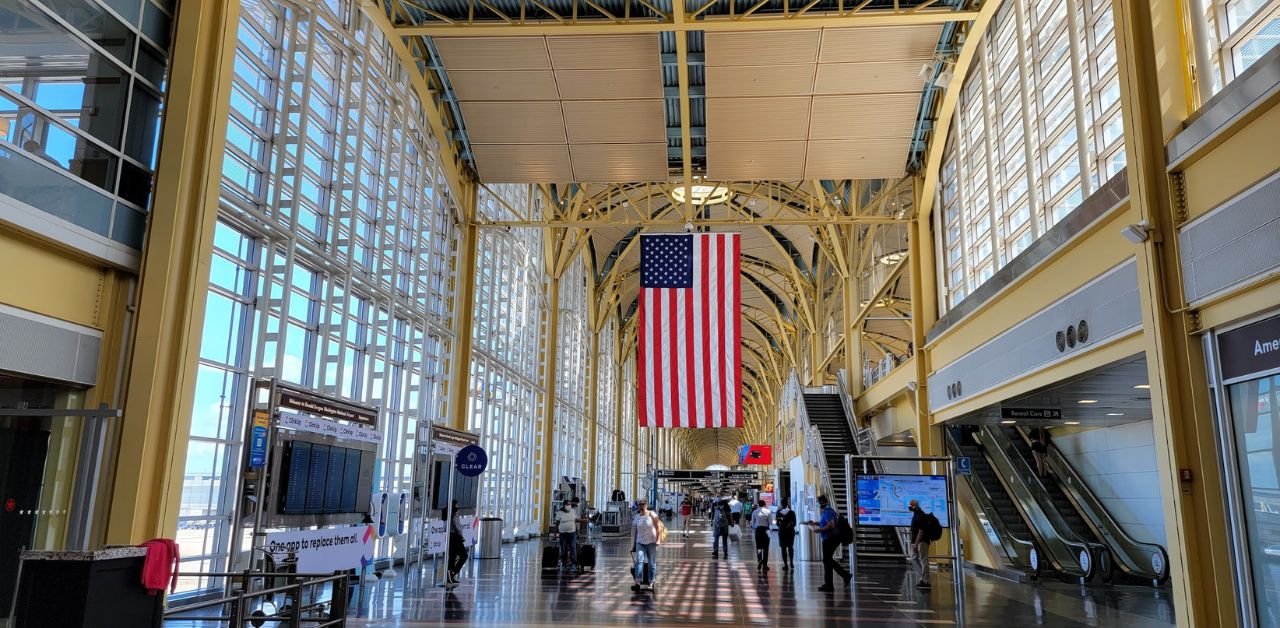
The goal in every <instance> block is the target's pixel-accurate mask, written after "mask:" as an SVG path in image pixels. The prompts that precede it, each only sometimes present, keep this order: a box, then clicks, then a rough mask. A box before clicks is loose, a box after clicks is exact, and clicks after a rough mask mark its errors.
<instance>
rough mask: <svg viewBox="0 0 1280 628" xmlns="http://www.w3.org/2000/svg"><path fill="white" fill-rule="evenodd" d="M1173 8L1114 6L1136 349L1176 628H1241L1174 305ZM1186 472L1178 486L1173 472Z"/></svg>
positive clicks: (1193, 365) (1207, 440)
mask: <svg viewBox="0 0 1280 628" xmlns="http://www.w3.org/2000/svg"><path fill="white" fill-rule="evenodd" d="M1176 4H1177V3H1172V2H1159V1H1157V0H1146V1H1139V2H1131V1H1129V0H1113V2H1112V10H1113V11H1114V12H1115V24H1116V48H1117V56H1118V58H1119V66H1120V98H1121V103H1122V106H1123V108H1124V120H1125V130H1124V133H1125V147H1126V150H1127V152H1128V177H1129V190H1130V202H1131V203H1132V204H1133V206H1134V207H1135V208H1136V209H1137V211H1138V212H1139V214H1140V215H1141V216H1142V218H1143V219H1145V220H1146V221H1147V223H1148V224H1149V225H1150V227H1151V229H1152V233H1151V238H1150V239H1149V240H1148V241H1146V242H1144V243H1143V244H1141V245H1140V246H1139V247H1138V250H1137V260H1138V282H1139V296H1140V299H1141V303H1142V323H1143V330H1144V333H1143V342H1144V344H1145V345H1146V357H1147V374H1148V378H1149V379H1148V383H1149V384H1150V386H1151V390H1150V393H1151V412H1152V418H1153V431H1154V433H1155V434H1154V436H1155V441H1156V460H1157V465H1158V466H1159V468H1160V473H1159V476H1160V492H1161V497H1162V498H1163V500H1164V510H1165V524H1166V525H1165V528H1166V531H1167V532H1166V533H1167V538H1168V543H1167V546H1168V547H1167V550H1168V552H1169V570H1170V574H1171V576H1172V580H1173V591H1172V592H1173V603H1174V604H1173V605H1174V610H1175V612H1176V613H1177V623H1178V625H1179V626H1235V625H1238V618H1237V613H1236V606H1235V605H1234V604H1232V603H1231V602H1230V601H1231V600H1233V599H1234V598H1235V596H1236V593H1235V591H1234V587H1233V582H1234V580H1233V578H1232V570H1231V566H1230V564H1229V561H1228V556H1229V553H1228V550H1229V541H1228V539H1227V535H1226V529H1225V526H1224V525H1223V522H1224V521H1225V520H1226V515H1225V512H1226V505H1225V496H1224V495H1223V491H1222V476H1221V466H1220V461H1219V458H1218V452H1217V448H1216V443H1217V440H1216V436H1215V434H1214V428H1213V419H1212V414H1211V412H1210V408H1209V400H1208V398H1207V392H1206V391H1207V376H1206V371H1205V360H1204V352H1203V350H1202V349H1201V346H1200V343H1199V342H1197V341H1196V339H1195V338H1194V337H1193V336H1192V335H1191V332H1192V331H1194V327H1193V326H1192V323H1191V321H1190V320H1189V319H1188V315H1187V314H1184V313H1172V312H1171V311H1170V308H1169V306H1168V304H1169V303H1181V302H1182V298H1181V293H1180V289H1181V288H1180V286H1179V285H1178V284H1177V281H1175V280H1174V278H1176V277H1177V276H1178V274H1177V273H1178V264H1179V260H1178V259H1177V256H1176V255H1175V253H1174V250H1172V249H1170V248H1168V247H1166V246H1164V243H1168V242H1171V241H1173V240H1174V239H1175V238H1177V237H1178V233H1177V226H1178V225H1177V224H1176V222H1175V221H1176V218H1175V216H1174V213H1173V205H1172V202H1171V199H1172V194H1171V190H1170V185H1169V178H1168V175H1167V174H1166V172H1165V170H1166V167H1167V161H1166V157H1165V150H1164V149H1165V146H1164V144H1165V142H1164V138H1165V137H1166V136H1167V135H1168V134H1170V133H1172V132H1173V131H1174V130H1176V129H1177V128H1178V126H1179V124H1180V123H1181V122H1182V120H1184V119H1185V118H1186V116H1187V113H1188V112H1187V111H1186V109H1185V108H1186V103H1187V98H1186V94H1184V93H1183V92H1184V91H1185V90H1186V83H1185V81H1183V78H1182V74H1183V72H1184V68H1183V64H1185V59H1186V58H1188V57H1189V56H1190V55H1188V54H1185V53H1186V52H1188V51H1184V50H1183V49H1182V43H1181V39H1180V36H1179V31H1178V29H1179V19H1180V15H1179V13H1178V8H1177V6H1176ZM1181 469H1187V470H1189V471H1190V473H1191V478H1192V479H1191V480H1190V481H1186V482H1183V481H1180V480H1179V478H1180V470H1181Z"/></svg>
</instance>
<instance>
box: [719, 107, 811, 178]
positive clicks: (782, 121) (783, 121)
mask: <svg viewBox="0 0 1280 628" xmlns="http://www.w3.org/2000/svg"><path fill="white" fill-rule="evenodd" d="M810 100H812V99H811V98H809V97H807V96H797V97H788V98H708V99H707V144H708V146H710V145H711V144H714V143H717V142H725V141H758V140H803V139H805V138H806V137H808V135H809V101H810ZM712 178H715V179H721V178H722V177H712ZM770 178H772V177H770ZM729 180H733V179H729Z"/></svg>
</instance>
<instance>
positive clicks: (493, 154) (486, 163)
mask: <svg viewBox="0 0 1280 628" xmlns="http://www.w3.org/2000/svg"><path fill="white" fill-rule="evenodd" d="M471 153H472V154H473V155H474V156H475V159H476V168H477V169H478V170H479V171H480V178H481V180H483V181H484V182H485V183H564V182H567V181H572V180H573V169H572V168H571V167H570V166H569V147H568V146H565V145H564V144H553V145H533V144H476V145H472V146H471Z"/></svg>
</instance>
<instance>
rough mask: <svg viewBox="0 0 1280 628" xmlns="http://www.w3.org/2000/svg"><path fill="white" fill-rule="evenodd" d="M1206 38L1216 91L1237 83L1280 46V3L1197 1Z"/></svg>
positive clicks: (1262, 0) (1268, 0) (1267, 0)
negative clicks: (1255, 64)
mask: <svg viewBox="0 0 1280 628" xmlns="http://www.w3.org/2000/svg"><path fill="white" fill-rule="evenodd" d="M1195 4H1196V5H1197V6H1198V7H1199V9H1200V11H1201V14H1202V16H1203V18H1204V19H1205V21H1206V22H1207V26H1208V28H1206V29H1205V34H1206V35H1207V36H1208V39H1209V40H1208V41H1207V42H1202V43H1203V44H1204V45H1206V46H1207V47H1208V50H1209V55H1210V62H1211V63H1213V68H1212V69H1211V76H1212V80H1213V91H1214V92H1217V91H1218V90H1220V89H1222V86H1223V85H1225V84H1227V83H1230V82H1231V81H1233V80H1235V78H1236V76H1238V75H1239V74H1240V73H1241V72H1244V71H1245V70H1247V69H1249V67H1250V66H1252V65H1253V64H1254V63H1256V62H1257V61H1258V59H1260V58H1262V56H1263V55H1265V54H1267V52H1269V51H1270V50H1271V49H1272V48H1275V47H1276V46H1277V45H1280V0H1196V3H1195Z"/></svg>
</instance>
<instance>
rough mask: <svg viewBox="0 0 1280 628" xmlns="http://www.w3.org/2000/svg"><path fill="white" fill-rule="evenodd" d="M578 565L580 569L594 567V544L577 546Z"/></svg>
mask: <svg viewBox="0 0 1280 628" xmlns="http://www.w3.org/2000/svg"><path fill="white" fill-rule="evenodd" d="M578 567H581V568H582V569H595V568H596V546H594V545H579V546H578Z"/></svg>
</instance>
